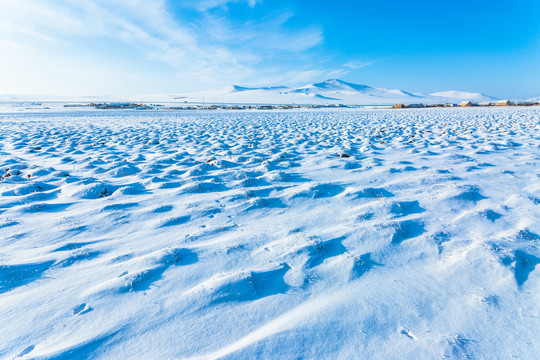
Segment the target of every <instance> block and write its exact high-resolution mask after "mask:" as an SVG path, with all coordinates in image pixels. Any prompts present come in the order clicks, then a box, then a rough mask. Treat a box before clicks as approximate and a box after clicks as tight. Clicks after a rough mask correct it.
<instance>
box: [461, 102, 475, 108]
mask: <svg viewBox="0 0 540 360" xmlns="http://www.w3.org/2000/svg"><path fill="white" fill-rule="evenodd" d="M459 106H461V107H468V106H476V104H475V103H473V102H471V101H463V102H460V103H459Z"/></svg>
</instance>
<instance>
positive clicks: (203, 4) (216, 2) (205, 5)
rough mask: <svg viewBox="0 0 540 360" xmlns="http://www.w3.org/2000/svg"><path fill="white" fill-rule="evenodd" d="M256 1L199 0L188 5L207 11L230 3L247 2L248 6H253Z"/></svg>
mask: <svg viewBox="0 0 540 360" xmlns="http://www.w3.org/2000/svg"><path fill="white" fill-rule="evenodd" d="M257 2H258V1H257V0H201V1H195V2H194V3H191V4H190V6H192V7H194V8H195V9H197V10H198V11H207V10H210V9H215V8H219V7H224V6H227V5H228V4H231V3H247V4H248V5H249V6H250V7H254V6H255V5H256V4H257Z"/></svg>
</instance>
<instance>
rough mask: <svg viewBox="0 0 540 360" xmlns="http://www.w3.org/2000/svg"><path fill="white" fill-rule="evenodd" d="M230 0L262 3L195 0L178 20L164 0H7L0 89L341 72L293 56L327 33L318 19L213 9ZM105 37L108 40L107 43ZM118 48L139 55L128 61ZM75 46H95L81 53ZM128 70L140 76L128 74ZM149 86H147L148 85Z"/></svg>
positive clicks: (181, 86)
mask: <svg viewBox="0 0 540 360" xmlns="http://www.w3.org/2000/svg"><path fill="white" fill-rule="evenodd" d="M232 2H236V3H243V4H244V5H245V6H252V7H253V6H257V4H258V2H257V1H254V0H249V1H246V0H237V1H234V0H228V1H227V0H205V1H200V2H196V4H197V6H196V10H197V11H199V12H200V13H199V15H198V16H193V15H191V17H186V18H183V17H182V16H181V15H182V14H175V13H173V12H171V3H170V2H168V1H166V0H155V1H146V0H4V1H3V3H2V5H1V7H2V11H1V12H0V43H3V44H8V45H9V46H5V47H4V48H3V52H4V60H3V61H0V65H3V66H2V68H3V70H0V72H3V73H2V74H0V75H2V78H3V80H4V81H3V83H1V84H0V93H13V92H16V91H24V89H25V85H26V88H29V89H32V92H35V91H36V90H38V89H39V86H38V85H39V84H42V83H49V86H48V87H43V92H58V91H63V92H65V91H66V90H68V89H71V91H73V92H77V93H81V92H82V91H83V90H84V92H85V93H87V92H88V91H93V92H100V93H104V92H110V91H108V90H110V89H113V88H114V90H115V91H122V86H121V84H130V85H129V87H128V86H127V85H126V87H125V90H123V91H130V92H133V91H136V92H139V93H141V92H145V91H146V92H149V91H150V92H159V91H163V92H170V91H174V89H178V91H185V90H191V89H201V88H205V87H208V86H217V85H225V84H231V83H245V84H253V83H264V82H266V83H269V84H275V83H288V84H291V83H293V82H303V81H311V80H314V79H320V78H321V77H323V76H331V75H339V74H344V73H345V70H339V69H338V70H325V69H324V68H322V67H321V66H320V65H313V64H311V63H310V61H308V60H306V61H304V62H300V61H298V59H300V58H302V57H303V56H305V53H306V51H310V50H311V49H314V48H317V46H319V45H320V44H321V43H322V42H323V41H324V38H323V31H322V29H321V28H320V27H318V26H316V25H313V26H308V27H303V28H300V29H299V28H291V27H288V26H287V23H288V21H289V20H290V19H291V17H293V16H294V14H293V13H291V12H283V13H282V14H280V15H279V16H273V17H268V18H265V19H259V20H258V21H255V20H252V21H249V22H242V21H238V20H235V19H233V18H229V17H227V16H225V15H223V14H222V13H223V11H214V10H212V9H217V8H220V7H226V6H227V5H228V4H230V3H232ZM186 4H187V3H186ZM184 6H186V5H184ZM181 8H182V6H180V9H181ZM184 8H185V7H184ZM217 10H219V9H217ZM180 12H181V10H180ZM225 12H226V11H225ZM178 15H180V16H178ZM101 43H111V44H112V45H110V46H109V48H106V49H105V48H102V46H100V44H101ZM115 44H116V45H115ZM111 46H112V47H111ZM115 46H117V47H118V48H122V49H125V48H127V49H129V51H130V54H131V55H133V56H135V57H137V56H138V57H137V58H133V59H127V61H128V63H126V59H125V56H123V55H122V54H121V51H119V52H118V53H117V52H116V51H115V48H114V47H115ZM81 50H84V51H86V52H90V53H92V52H93V51H94V53H93V54H92V56H91V58H83V57H82V55H79V53H80V52H84V51H81ZM137 54H138V55H137ZM15 59H19V61H17V62H16V61H15ZM43 59H46V61H45V60H43ZM269 59H271V60H272V62H270V61H269ZM21 64H24V66H23V65H21ZM133 64H137V65H133ZM5 66H8V69H9V70H6V67H5ZM354 66H358V65H355V64H353V63H350V64H349V63H348V64H346V65H345V66H344V69H353V68H354ZM29 69H31V71H30V70H29ZM36 69H39V71H36ZM77 72H79V73H81V74H107V78H105V79H104V78H103V77H101V80H99V81H101V84H100V82H99V81H98V79H99V77H98V79H95V80H92V79H89V77H88V76H86V75H79V76H74V75H73V74H75V73H77ZM29 73H32V77H30V79H32V80H29V77H28V74H29ZM129 73H131V74H132V75H133V76H132V78H133V79H136V80H133V81H131V80H129V75H128V74H129ZM45 74H46V76H45ZM75 78H76V79H78V82H75V80H74V79H75ZM54 79H56V80H55V81H54ZM28 81H32V84H28V83H27V82H28ZM133 83H139V86H138V87H137V86H133ZM111 84H114V86H111ZM146 84H148V86H150V85H152V88H151V89H147V90H145V86H146Z"/></svg>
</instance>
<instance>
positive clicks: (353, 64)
mask: <svg viewBox="0 0 540 360" xmlns="http://www.w3.org/2000/svg"><path fill="white" fill-rule="evenodd" d="M376 63H377V61H361V60H354V61H349V62H347V63H345V64H343V67H344V68H347V69H351V70H356V69H361V68H365V67H367V66H370V65H373V64H376Z"/></svg>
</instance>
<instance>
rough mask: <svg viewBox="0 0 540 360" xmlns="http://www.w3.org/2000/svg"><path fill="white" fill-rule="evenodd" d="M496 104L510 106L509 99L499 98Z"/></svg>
mask: <svg viewBox="0 0 540 360" xmlns="http://www.w3.org/2000/svg"><path fill="white" fill-rule="evenodd" d="M495 105H496V106H510V105H512V103H511V102H510V100H499V101H497V102H496V103H495Z"/></svg>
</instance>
